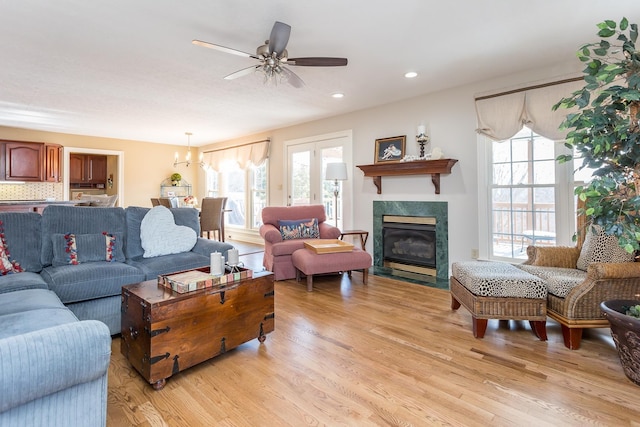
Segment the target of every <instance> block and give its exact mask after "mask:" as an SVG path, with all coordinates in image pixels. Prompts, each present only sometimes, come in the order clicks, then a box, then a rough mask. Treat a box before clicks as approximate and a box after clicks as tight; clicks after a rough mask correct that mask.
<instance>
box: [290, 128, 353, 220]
mask: <svg viewBox="0 0 640 427" xmlns="http://www.w3.org/2000/svg"><path fill="white" fill-rule="evenodd" d="M350 144H351V138H350V136H347V135H344V136H337V135H336V136H333V137H324V138H323V137H318V139H315V140H310V141H309V140H307V141H300V142H298V143H295V141H294V142H292V143H291V144H289V145H287V205H288V206H296V205H308V204H321V205H323V206H324V207H325V212H326V215H327V221H328V222H329V223H331V224H333V225H335V224H337V226H338V227H339V228H341V229H342V228H344V224H345V221H344V215H343V213H344V212H345V203H343V201H344V200H347V199H348V196H349V189H348V188H347V186H345V185H344V183H345V181H339V182H338V188H337V190H338V193H337V194H338V197H337V198H336V197H335V194H334V182H332V181H326V180H325V179H324V174H325V170H326V168H327V164H328V163H336V162H345V163H347V165H349V164H350V161H349V160H350V159H349V157H350ZM347 169H348V170H349V169H350V168H349V167H348V168H347ZM336 207H337V218H336Z"/></svg>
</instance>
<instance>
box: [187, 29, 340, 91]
mask: <svg viewBox="0 0 640 427" xmlns="http://www.w3.org/2000/svg"><path fill="white" fill-rule="evenodd" d="M290 34H291V26H289V25H287V24H285V23H283V22H279V21H276V22H275V23H274V24H273V28H272V29H271V34H270V36H269V39H268V40H265V42H264V44H263V45H260V46H258V47H257V48H256V54H255V55H253V54H250V53H246V52H243V51H240V50H237V49H232V48H228V47H225V46H221V45H218V44H215V43H209V42H205V41H202V40H193V41H192V43H193V44H195V45H197V46H203V47H206V48H209V49H215V50H218V51H220V52H224V53H229V54H233V55H238V56H244V57H247V58H253V59H256V60H258V61H259V62H260V64H258V65H256V66H253V67H247V68H243V69H241V70H238V71H236V72H234V73H231V74H229V75H227V76H225V77H224V78H225V79H226V80H233V79H236V78H238V77H242V76H245V75H248V74H251V73H253V72H257V71H259V70H260V71H262V73H263V75H264V82H265V83H274V84H277V83H278V82H277V81H276V80H277V79H278V78H280V79H281V81H286V82H288V83H289V84H290V85H291V86H293V87H295V88H301V87H304V85H305V84H304V81H302V79H301V78H300V77H299V76H298V75H297V74H296V73H294V72H293V71H291V70H290V69H289V68H288V67H284V65H291V66H306V67H344V66H345V65H347V63H348V60H347V58H330V57H301V58H291V59H290V58H289V52H287V49H286V47H287V44H288V43H289V35H290Z"/></svg>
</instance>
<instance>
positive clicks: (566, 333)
mask: <svg viewBox="0 0 640 427" xmlns="http://www.w3.org/2000/svg"><path fill="white" fill-rule="evenodd" d="M581 246H582V242H578V246H576V247H560V246H558V247H542V246H540V247H536V246H529V247H528V248H527V256H528V258H529V259H528V260H527V261H526V262H525V263H524V264H522V268H523V269H525V270H526V271H529V272H531V273H533V274H536V272H535V271H533V270H535V266H542V267H556V268H562V269H567V270H569V271H570V269H576V270H577V261H578V257H579V256H580V251H581ZM528 266H533V267H534V268H533V269H531V268H528ZM551 274H554V273H553V272H552V273H551ZM582 274H583V278H582V279H580V280H581V281H580V280H579V281H580V283H578V284H577V285H576V286H574V287H573V288H571V290H570V291H569V292H568V294H567V295H566V296H565V297H564V298H561V297H558V296H556V295H553V294H552V293H549V294H548V296H547V316H549V317H551V318H552V319H554V320H555V321H557V322H558V323H560V325H561V326H562V336H563V338H564V345H565V346H566V347H567V348H569V349H571V350H575V349H578V348H579V347H580V340H581V339H582V330H583V329H584V328H605V327H609V321H608V320H607V319H606V318H605V317H604V315H603V314H602V310H601V308H600V303H601V302H602V301H607V300H613V299H637V298H638V295H640V262H622V263H614V262H612V263H591V264H589V266H588V268H587V272H586V274H584V273H582Z"/></svg>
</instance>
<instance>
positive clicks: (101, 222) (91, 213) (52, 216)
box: [41, 205, 126, 266]
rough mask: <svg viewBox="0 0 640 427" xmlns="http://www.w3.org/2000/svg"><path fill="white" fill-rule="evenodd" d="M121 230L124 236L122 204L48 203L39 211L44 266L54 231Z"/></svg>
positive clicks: (49, 260) (50, 255)
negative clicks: (109, 205)
mask: <svg viewBox="0 0 640 427" xmlns="http://www.w3.org/2000/svg"><path fill="white" fill-rule="evenodd" d="M103 231H108V232H109V233H111V234H116V233H122V235H123V236H125V238H126V221H125V215H124V209H122V208H92V207H82V206H57V205H49V206H47V207H46V208H45V209H44V211H43V212H42V253H41V262H42V264H43V265H44V266H47V265H51V264H52V263H53V239H52V236H53V235H54V234H66V233H73V234H75V235H76V236H77V235H79V234H101V233H102V232H103Z"/></svg>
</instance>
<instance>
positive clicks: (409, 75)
mask: <svg viewBox="0 0 640 427" xmlns="http://www.w3.org/2000/svg"><path fill="white" fill-rule="evenodd" d="M417 75H418V73H416V72H415V71H409V72H408V73H405V74H404V76H405V77H406V78H408V79H412V78H414V77H416V76H417Z"/></svg>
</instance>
